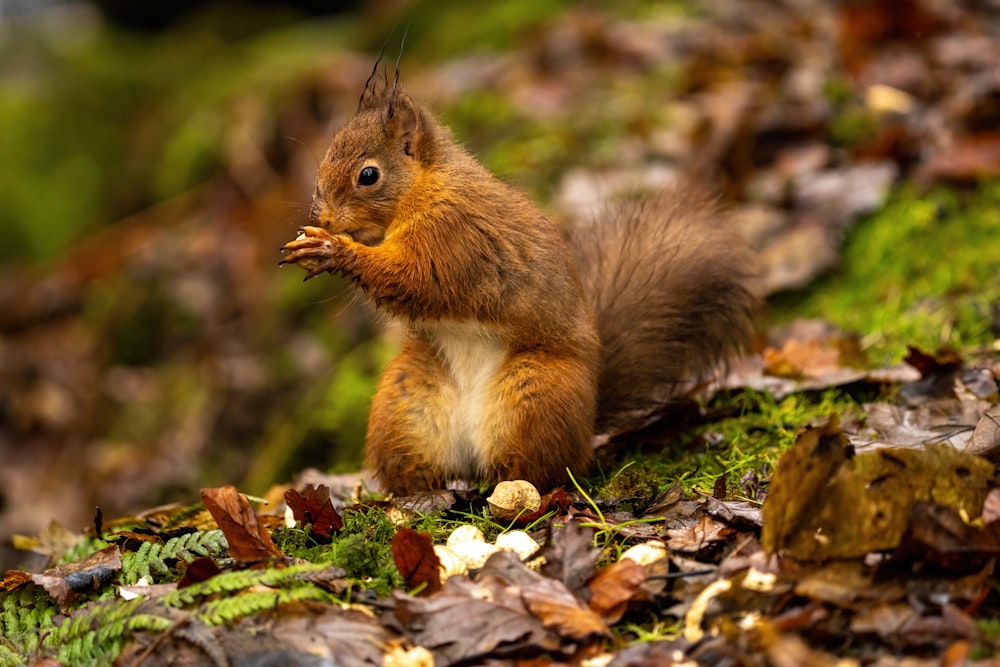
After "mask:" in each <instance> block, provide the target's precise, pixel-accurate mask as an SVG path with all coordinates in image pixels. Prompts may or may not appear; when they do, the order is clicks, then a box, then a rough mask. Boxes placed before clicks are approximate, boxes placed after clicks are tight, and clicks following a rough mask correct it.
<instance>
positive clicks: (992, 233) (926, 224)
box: [775, 183, 1000, 366]
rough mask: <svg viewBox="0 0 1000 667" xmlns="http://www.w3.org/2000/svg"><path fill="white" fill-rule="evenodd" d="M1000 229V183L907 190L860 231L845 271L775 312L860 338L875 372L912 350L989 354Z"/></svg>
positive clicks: (997, 300) (994, 334)
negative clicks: (823, 322) (815, 319)
mask: <svg viewBox="0 0 1000 667" xmlns="http://www.w3.org/2000/svg"><path fill="white" fill-rule="evenodd" d="M998 229H1000V186H998V184H997V183H983V184H981V185H980V187H979V188H977V189H976V190H975V191H973V192H961V191H951V190H945V189H942V188H938V189H936V190H934V191H933V192H930V193H920V192H917V191H915V190H913V189H906V190H903V191H901V192H899V193H897V194H896V195H895V196H894V197H893V198H892V200H891V201H890V202H889V204H888V205H887V206H886V207H885V208H884V209H883V210H881V211H879V212H878V213H876V214H874V215H872V216H871V217H870V218H869V219H868V220H866V221H865V222H864V223H862V224H859V225H857V226H856V227H855V228H854V230H853V231H852V233H851V234H850V235H849V237H848V239H847V242H846V246H845V249H844V259H843V266H842V268H841V269H840V270H839V271H836V272H834V273H833V274H831V275H829V276H827V277H825V278H823V279H822V280H820V281H819V282H818V283H817V284H815V285H812V286H811V287H810V288H809V290H808V291H807V292H805V293H800V294H796V295H794V296H791V297H790V298H785V299H780V300H778V301H776V304H775V305H776V309H777V312H776V314H777V315H778V316H780V317H782V318H789V317H792V316H801V317H819V318H823V319H825V320H828V321H830V322H833V323H835V324H837V325H838V326H840V327H843V328H844V329H846V330H849V331H856V332H860V333H861V334H862V335H863V339H862V342H863V344H864V346H865V348H866V349H867V351H868V352H869V358H870V361H871V363H872V364H873V365H875V366H880V365H886V364H890V363H896V362H898V361H899V360H900V359H901V358H902V357H903V356H904V355H905V354H906V349H907V346H908V345H916V346H918V347H922V348H924V349H928V350H936V349H938V348H941V347H950V348H953V349H968V348H976V347H979V348H986V347H988V346H990V345H991V344H992V343H993V342H994V341H995V340H997V339H998V338H1000V310H998V308H1000V306H998V304H1000V272H998V271H997V259H996V258H997V257H1000V235H997V233H996V230H998ZM888 249H891V252H890V251H889V250H888Z"/></svg>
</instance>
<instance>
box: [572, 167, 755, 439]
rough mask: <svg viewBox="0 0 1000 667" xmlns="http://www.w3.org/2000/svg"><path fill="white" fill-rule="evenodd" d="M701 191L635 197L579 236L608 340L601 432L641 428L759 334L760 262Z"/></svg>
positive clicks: (575, 241) (584, 275) (582, 263)
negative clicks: (688, 384) (755, 325)
mask: <svg viewBox="0 0 1000 667" xmlns="http://www.w3.org/2000/svg"><path fill="white" fill-rule="evenodd" d="M725 222H726V220H725V219H724V216H722V215H721V214H720V212H719V209H718V207H717V206H715V204H714V202H713V201H712V200H711V199H709V198H708V197H706V196H705V195H704V194H702V193H701V192H700V191H699V190H698V188H697V187H692V186H690V185H687V186H675V187H672V188H667V189H665V190H663V191H661V192H659V193H657V194H655V195H652V196H647V197H645V198H633V199H630V200H628V201H626V202H624V203H623V204H622V205H620V206H619V207H617V208H616V209H614V210H612V211H610V212H609V214H608V215H606V216H604V218H602V219H598V220H594V221H592V222H590V223H589V224H585V225H580V226H578V227H577V228H575V229H574V230H573V231H572V232H571V234H570V244H571V246H572V248H573V251H574V255H575V257H576V262H577V266H578V267H579V273H580V280H581V282H582V284H583V290H584V294H585V298H587V299H588V300H589V301H590V304H591V307H592V308H593V311H594V313H595V317H596V320H597V328H598V332H599V336H600V340H601V348H602V349H601V362H602V365H601V369H600V374H599V382H598V387H599V390H598V406H597V411H598V412H597V419H596V433H599V434H600V433H609V432H613V431H616V430H621V429H625V428H628V427H630V426H635V425H637V424H639V423H641V422H642V421H643V420H644V419H645V418H646V417H648V416H649V414H650V413H651V412H653V411H655V410H656V409H657V408H659V407H661V406H662V405H663V404H664V403H666V402H668V401H669V399H670V398H671V397H672V396H674V395H675V394H676V392H677V390H678V389H679V388H680V386H681V385H682V384H683V383H684V382H685V381H687V380H690V379H692V378H696V377H698V376H700V375H703V374H705V373H706V372H710V371H712V370H713V369H716V368H718V367H719V365H720V364H721V363H723V362H724V361H725V360H726V359H727V358H729V357H730V356H732V355H733V354H734V353H737V352H738V351H739V350H740V349H741V348H742V347H743V346H744V345H745V344H746V341H747V340H748V338H749V336H750V333H751V330H752V313H753V310H754V308H755V306H756V304H757V300H758V297H757V295H756V294H755V289H754V287H753V283H754V277H755V274H756V269H755V256H754V253H753V251H752V250H751V249H750V247H749V246H748V245H747V243H746V242H745V241H744V240H743V239H741V238H739V237H738V236H736V235H735V234H734V233H733V232H732V231H731V230H730V229H729V228H727V226H726V224H725Z"/></svg>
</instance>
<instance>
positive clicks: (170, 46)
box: [0, 5, 350, 260]
mask: <svg viewBox="0 0 1000 667" xmlns="http://www.w3.org/2000/svg"><path fill="white" fill-rule="evenodd" d="M290 18H292V17H291V16H290V15H289V14H287V13H286V12H282V11H280V10H278V9H273V10H272V11H270V12H262V11H261V10H260V9H259V8H257V9H256V10H255V11H240V10H239V5H233V6H228V7H227V9H226V11H225V12H224V13H222V12H220V11H216V10H211V9H210V10H207V11H205V12H202V13H200V14H198V15H196V16H193V17H191V18H189V19H188V20H186V21H184V22H182V23H180V24H178V25H176V26H174V27H173V28H171V29H170V30H167V31H165V32H162V33H157V34H133V33H129V32H126V31H120V30H112V29H108V28H107V27H106V26H104V25H102V24H101V22H100V21H99V19H98V17H97V16H95V15H94V14H93V13H92V12H91V11H89V10H88V8H87V7H86V6H84V5H80V6H75V7H70V8H66V9H60V10H59V11H52V12H49V13H48V14H47V15H45V16H43V17H41V19H40V21H39V23H38V24H37V25H35V26H24V27H22V26H19V25H17V23H6V24H3V25H0V73H2V74H0V124H2V125H3V126H4V127H8V128H18V131H16V132H4V133H3V134H2V136H0V161H2V163H3V164H5V165H8V170H9V171H8V172H7V176H6V177H5V178H3V179H0V211H2V213H0V216H2V217H3V219H4V220H5V221H6V222H5V223H4V224H3V225H0V260H2V259H13V258H22V259H29V260H31V259H51V258H54V257H56V256H57V255H58V254H59V253H61V252H63V251H64V250H66V249H67V248H68V247H69V246H70V244H71V243H73V242H74V241H75V240H78V239H79V238H81V237H82V236H83V235H84V234H86V233H88V232H92V231H94V230H95V229H97V228H98V227H100V226H102V225H107V224H109V223H111V222H114V221H115V220H117V219H119V218H121V217H123V216H124V215H127V214H129V213H131V212H133V211H135V210H138V209H140V208H142V207H145V206H149V205H151V204H153V203H155V202H158V201H161V200H163V199H165V198H168V197H170V196H172V195H174V194H177V193H179V192H181V191H183V190H186V189H188V188H191V187H193V186H195V185H197V184H200V183H203V182H204V181H205V180H206V179H208V178H209V177H211V176H213V175H214V174H216V173H217V172H218V171H220V169H222V168H223V167H224V164H225V162H226V161H227V152H229V151H231V150H233V149H237V150H238V147H236V146H231V145H227V143H226V142H227V141H232V140H233V138H234V134H235V133H234V132H233V131H232V128H233V127H240V126H247V127H246V130H247V131H250V130H252V129H253V128H252V126H250V124H251V123H253V122H254V121H255V120H261V119H260V118H259V116H260V110H261V108H269V107H274V106H275V105H276V104H277V103H278V101H279V100H280V99H281V98H282V96H285V95H288V94H290V92H292V90H293V89H294V88H296V87H297V86H299V85H300V84H299V82H300V81H301V80H302V79H303V78H308V77H309V76H310V75H315V74H316V73H318V72H321V71H322V69H323V67H324V66H326V64H327V63H326V61H325V60H324V59H323V58H322V54H323V53H324V52H326V53H329V51H330V46H331V45H336V44H340V45H342V44H344V43H346V42H347V41H348V37H349V35H350V31H349V26H348V25H347V24H346V23H345V22H344V21H343V20H333V19H330V20H326V21H316V22H313V23H309V24H305V25H303V24H300V23H290V22H289V21H290ZM275 26H278V27H275ZM25 28H27V29H25ZM264 28H267V30H263V31H262V29H264ZM255 116H257V117H256V118H255ZM263 120H264V122H266V119H263ZM237 138H238V135H237Z"/></svg>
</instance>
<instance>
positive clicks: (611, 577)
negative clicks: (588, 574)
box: [587, 558, 646, 624]
mask: <svg viewBox="0 0 1000 667" xmlns="http://www.w3.org/2000/svg"><path fill="white" fill-rule="evenodd" d="M644 583H646V569H645V568H644V567H643V566H642V565H640V564H639V563H636V562H635V561H633V560H631V559H629V558H622V559H621V560H619V561H618V562H617V563H615V564H614V565H612V566H611V567H606V568H604V569H603V570H600V571H599V572H598V573H597V574H595V575H594V576H593V578H591V580H590V581H589V582H588V583H587V588H588V589H590V600H589V601H588V603H587V604H588V606H589V607H590V608H591V610H593V611H594V612H596V613H597V614H599V615H600V617H601V619H602V620H603V621H604V622H605V623H608V624H612V623H617V622H618V621H619V620H620V619H621V617H622V615H623V614H624V613H625V608H626V607H627V606H628V603H629V601H631V600H633V599H634V598H635V597H636V596H637V595H639V594H640V592H641V591H642V585H643V584H644Z"/></svg>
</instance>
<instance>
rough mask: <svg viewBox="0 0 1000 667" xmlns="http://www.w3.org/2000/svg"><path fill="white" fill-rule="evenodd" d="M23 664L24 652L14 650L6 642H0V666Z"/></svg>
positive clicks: (18, 666) (15, 666)
mask: <svg viewBox="0 0 1000 667" xmlns="http://www.w3.org/2000/svg"><path fill="white" fill-rule="evenodd" d="M25 664H27V662H26V659H25V658H24V652H22V651H16V652H15V651H14V650H12V649H11V648H10V647H8V646H7V645H6V644H4V643H0V667H24V665H25Z"/></svg>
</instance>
